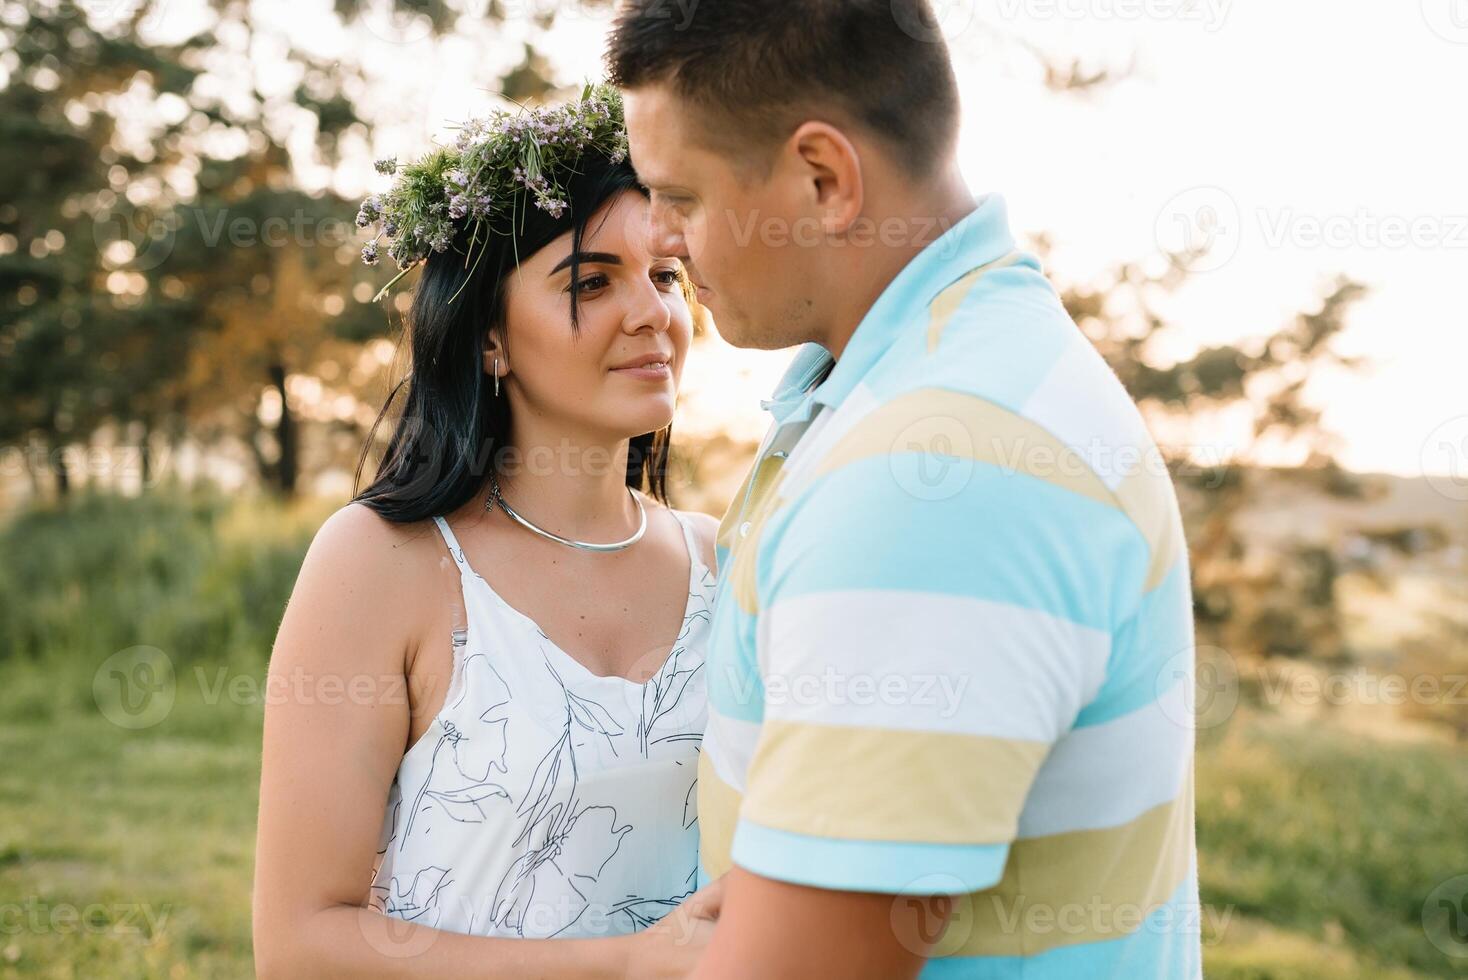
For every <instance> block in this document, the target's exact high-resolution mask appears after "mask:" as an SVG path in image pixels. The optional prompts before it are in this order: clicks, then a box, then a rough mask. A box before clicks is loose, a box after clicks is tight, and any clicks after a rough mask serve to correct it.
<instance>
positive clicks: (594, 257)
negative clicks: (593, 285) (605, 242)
mask: <svg viewBox="0 0 1468 980" xmlns="http://www.w3.org/2000/svg"><path fill="white" fill-rule="evenodd" d="M573 260H579V261H580V262H582V263H583V264H584V263H597V264H599V265H621V264H622V259H621V258H620V257H619V256H616V255H613V254H612V253H611V252H572V253H571V254H570V255H568V256H566V257H565V258H564V259H561V261H560V262H559V263H557V264H556V267H555V268H554V269H552V270H551V271H550V272H549V273H547V278H549V277H550V276H553V275H555V274H556V273H557V272H560V271H561V270H562V269H564V268H566V267H567V266H569V265H570V264H571V262H572V261H573Z"/></svg>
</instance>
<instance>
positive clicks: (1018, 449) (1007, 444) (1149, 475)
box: [816, 388, 1184, 589]
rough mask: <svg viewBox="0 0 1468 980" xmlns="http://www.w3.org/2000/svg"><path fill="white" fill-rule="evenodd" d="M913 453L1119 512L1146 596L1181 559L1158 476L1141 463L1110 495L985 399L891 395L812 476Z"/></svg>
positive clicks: (938, 391)
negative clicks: (1137, 544) (1137, 537)
mask: <svg viewBox="0 0 1468 980" xmlns="http://www.w3.org/2000/svg"><path fill="white" fill-rule="evenodd" d="M918 451H926V452H931V453H935V454H940V455H944V456H956V457H958V458H961V459H972V460H974V461H975V462H979V463H987V464H990V465H992V466H996V467H999V468H1001V469H1003V470H1005V471H1006V472H1012V473H1023V474H1025V475H1026V476H1030V477H1034V478H1035V479H1037V480H1044V481H1046V482H1047V483H1050V484H1052V485H1054V486H1057V487H1060V488H1061V489H1063V490H1069V491H1071V492H1072V493H1078V494H1080V495H1082V496H1084V497H1087V498H1089V499H1091V500H1094V501H1096V502H1097V503H1101V504H1105V505H1106V506H1108V507H1114V508H1116V509H1117V510H1120V511H1121V512H1122V513H1124V514H1125V515H1126V516H1127V518H1128V519H1129V520H1130V521H1131V522H1132V523H1133V524H1134V525H1136V527H1137V530H1138V531H1140V532H1141V534H1142V536H1143V537H1144V538H1145V539H1146V542H1147V547H1148V550H1149V556H1150V565H1149V568H1148V575H1147V581H1146V584H1145V586H1144V587H1145V588H1146V589H1152V588H1154V587H1156V585H1157V584H1158V583H1159V582H1161V581H1162V579H1163V578H1165V577H1166V575H1167V573H1168V572H1169V571H1170V570H1171V569H1172V568H1173V566H1174V565H1175V564H1176V563H1177V560H1178V558H1179V556H1180V555H1181V554H1182V551H1183V548H1184V538H1183V528H1182V524H1181V517H1180V515H1179V512H1178V508H1177V505H1176V502H1175V498H1174V495H1173V494H1174V491H1173V488H1172V480H1171V477H1169V476H1168V474H1167V472H1166V471H1165V470H1160V469H1158V468H1156V467H1155V466H1154V465H1152V464H1151V463H1148V462H1143V463H1142V465H1141V466H1140V468H1139V469H1138V470H1137V471H1136V472H1134V473H1132V474H1131V475H1130V476H1128V477H1126V478H1125V479H1123V480H1122V481H1121V483H1120V484H1119V485H1118V486H1117V488H1116V489H1115V490H1114V491H1113V490H1110V489H1108V488H1107V486H1106V485H1105V484H1104V483H1102V482H1101V479H1100V477H1098V476H1097V475H1096V473H1095V471H1094V470H1093V469H1092V468H1091V465H1090V463H1089V462H1088V461H1087V460H1086V458H1085V457H1084V456H1082V455H1081V454H1080V453H1078V452H1076V450H1074V449H1073V448H1071V447H1070V446H1067V445H1066V444H1065V443H1063V442H1061V441H1060V440H1059V439H1057V438H1056V437H1055V436H1054V435H1053V434H1052V433H1051V432H1050V431H1049V430H1048V429H1046V428H1044V427H1043V426H1041V425H1039V424H1038V423H1036V422H1034V421H1032V420H1030V419H1027V418H1025V417H1024V416H1021V415H1017V414H1015V413H1014V412H1012V411H1010V410H1009V409H1007V408H1004V407H1002V406H1000V405H996V404H995V403H993V402H991V401H989V400H988V399H985V398H981V397H979V396H977V395H970V394H966V393H964V392H960V391H950V390H947V389H943V388H919V389H917V390H916V391H911V392H907V393H906V394H902V395H898V396H897V397H896V398H893V399H892V400H891V401H889V402H887V403H886V404H884V405H882V406H881V407H880V408H878V409H876V410H875V411H873V412H872V413H871V414H870V415H868V416H867V417H866V418H864V419H862V420H861V421H860V422H859V423H857V424H856V426H854V427H853V428H852V430H851V431H850V432H848V433H846V435H845V436H843V437H842V439H841V441H840V442H838V443H837V444H836V445H835V446H834V447H832V449H831V451H830V452H829V453H827V454H826V456H825V458H824V459H822V460H821V463H820V466H819V468H818V469H817V471H816V472H817V473H820V474H825V473H830V472H832V471H834V470H838V469H840V468H841V467H843V466H846V465H849V464H851V463H854V462H857V461H859V460H862V459H867V458H869V457H872V456H885V455H889V454H891V453H895V452H918Z"/></svg>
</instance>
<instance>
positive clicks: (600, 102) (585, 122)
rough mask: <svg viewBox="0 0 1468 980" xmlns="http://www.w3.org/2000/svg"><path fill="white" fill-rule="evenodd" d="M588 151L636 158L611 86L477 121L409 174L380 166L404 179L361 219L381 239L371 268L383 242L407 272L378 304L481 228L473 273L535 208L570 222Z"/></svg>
mask: <svg viewBox="0 0 1468 980" xmlns="http://www.w3.org/2000/svg"><path fill="white" fill-rule="evenodd" d="M588 150H592V151H596V152H598V153H600V154H602V155H603V156H605V157H607V158H608V159H609V160H611V162H612V163H621V162H622V161H623V160H625V159H626V158H627V131H626V127H625V124H624V122H623V117H622V97H621V95H620V94H619V93H618V92H617V90H616V88H614V87H612V86H611V85H606V84H597V85H587V86H585V87H584V88H583V89H582V91H581V97H580V99H578V100H576V101H574V102H568V103H564V104H561V105H553V106H540V107H537V108H533V109H522V110H521V111H519V112H506V111H503V110H499V111H496V112H495V113H494V114H493V115H491V116H490V117H489V118H487V119H471V120H469V121H468V122H466V123H464V124H463V125H462V126H460V127H459V136H458V139H457V140H456V141H455V143H454V145H453V146H452V147H443V148H440V149H437V150H434V151H433V152H431V153H429V154H427V155H425V156H424V157H422V158H421V159H419V160H418V161H416V162H414V163H410V164H406V165H404V166H402V167H399V166H398V162H397V160H396V159H392V158H390V159H387V160H379V161H377V171H378V173H381V174H384V175H387V176H392V177H396V178H397V179H396V182H395V183H394V184H393V186H392V188H391V189H390V190H388V191H387V192H386V193H384V194H380V195H379V194H374V195H372V196H371V197H369V198H367V199H366V200H365V201H363V202H362V208H361V210H360V211H358V212H357V227H359V228H371V227H373V226H376V227H377V229H378V230H377V234H376V236H375V237H374V238H373V239H372V240H371V241H370V242H368V243H367V245H366V246H365V247H364V248H363V249H362V261H363V262H365V263H367V264H368V265H376V264H377V261H378V242H380V241H382V240H383V239H387V254H388V255H390V256H391V257H392V259H393V260H394V261H395V262H396V263H397V265H398V268H399V270H400V271H399V272H398V274H397V275H396V276H394V277H393V279H392V281H391V282H389V283H388V284H387V285H386V286H383V287H382V289H381V290H379V291H378V293H377V295H376V296H374V297H373V302H374V303H375V302H377V301H378V300H379V299H381V298H382V297H383V296H385V295H387V292H388V290H390V289H392V287H393V286H394V285H396V284H397V282H398V280H399V279H402V278H403V276H405V275H407V274H408V273H409V272H410V271H412V269H414V268H415V267H416V266H418V265H419V264H420V263H422V262H424V261H426V260H427V259H428V257H429V255H431V254H432V253H434V252H444V251H447V250H448V248H449V245H450V243H451V242H452V241H453V240H454V237H455V235H456V234H457V233H458V232H459V230H460V229H462V228H465V227H472V232H471V235H470V239H469V247H468V249H467V251H466V254H465V266H466V267H469V268H471V271H472V266H471V265H470V263H471V262H472V263H473V264H475V265H477V264H478V261H479V258H480V257H482V256H483V255H484V246H485V244H486V243H487V242H488V240H489V236H490V234H492V233H494V232H496V231H505V230H508V229H512V228H513V227H514V221H515V219H516V218H517V217H518V216H522V215H523V213H524V208H525V206H526V203H527V202H528V203H533V204H534V206H535V207H537V208H540V209H541V210H542V211H545V212H547V213H548V214H550V215H552V216H554V217H560V216H561V215H562V214H563V213H564V212H565V210H566V208H567V207H568V206H569V205H568V203H567V201H566V191H565V182H566V179H567V178H568V177H569V176H570V175H572V174H575V173H577V172H578V171H577V164H578V163H579V161H580V159H581V157H582V156H583V155H584V154H585V153H586V152H587V151H588ZM476 245H477V246H478V255H477V256H476V255H475V247H476ZM467 281H468V280H467V278H466V279H465V282H467ZM460 288H461V289H462V288H463V287H462V286H461V287H460ZM457 295H458V294H457V293H455V296H457Z"/></svg>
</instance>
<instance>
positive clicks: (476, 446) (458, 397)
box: [352, 153, 672, 523]
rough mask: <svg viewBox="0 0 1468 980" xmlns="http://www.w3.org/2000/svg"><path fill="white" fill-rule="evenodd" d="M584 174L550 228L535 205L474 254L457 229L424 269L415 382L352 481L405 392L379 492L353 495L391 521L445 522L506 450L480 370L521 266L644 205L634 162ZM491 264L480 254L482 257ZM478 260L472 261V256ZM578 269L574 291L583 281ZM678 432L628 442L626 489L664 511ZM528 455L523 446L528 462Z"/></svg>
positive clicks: (506, 416) (589, 166)
mask: <svg viewBox="0 0 1468 980" xmlns="http://www.w3.org/2000/svg"><path fill="white" fill-rule="evenodd" d="M579 166H580V170H579V172H578V173H576V174H574V175H572V176H571V177H569V178H568V179H566V180H565V181H564V183H563V186H564V188H565V191H566V194H565V200H566V201H567V203H568V204H569V205H570V207H568V208H567V209H566V210H565V212H564V213H563V214H562V215H561V217H559V218H557V217H553V216H552V215H550V214H548V213H547V212H545V211H542V210H541V209H540V208H537V207H535V206H533V204H530V203H528V201H527V202H526V203H523V204H522V205H521V206H520V207H518V208H517V209H516V212H517V213H516V216H515V218H514V223H513V224H514V227H513V228H503V229H496V230H495V231H496V233H492V234H491V235H490V236H489V240H488V242H487V244H485V243H484V238H483V233H482V232H481V233H480V235H479V240H478V241H477V242H475V243H474V245H473V250H472V252H471V250H470V241H471V234H472V229H470V228H468V227H466V228H463V229H461V230H460V232H459V234H458V236H457V237H456V239H455V241H454V243H453V246H452V247H451V248H449V249H448V250H447V251H444V252H435V253H433V254H432V255H430V256H429V258H428V260H427V261H426V262H424V264H423V268H422V271H421V273H420V275H419V278H418V285H417V288H416V289H415V290H414V295H413V305H412V307H411V308H410V309H409V311H408V317H407V335H408V340H409V344H410V351H411V367H410V368H409V372H408V375H407V376H406V377H405V378H403V379H402V380H401V381H399V382H398V383H397V384H396V385H395V386H394V387H393V389H392V391H391V392H389V394H388V397H387V401H386V403H385V404H384V405H383V407H382V411H381V412H379V413H378V416H377V420H376V421H375V422H374V423H373V424H372V431H371V432H369V433H368V435H367V441H366V443H365V444H364V445H363V447H362V454H361V456H360V457H359V459H358V461H357V471H356V479H355V481H354V484H353V485H354V486H355V485H356V482H359V481H360V480H361V477H362V468H363V466H364V464H365V463H366V460H367V454H368V451H369V450H370V449H371V447H372V444H373V438H374V437H375V436H376V434H377V429H378V427H379V426H380V425H381V424H382V422H383V419H384V418H385V417H386V416H387V413H388V410H389V409H390V408H391V407H392V404H393V402H394V400H396V398H397V396H398V394H399V393H400V392H401V391H403V389H405V388H406V390H407V394H406V397H405V399H404V402H403V410H402V414H401V415H400V416H399V418H398V420H397V423H396V425H395V427H394V429H393V433H392V438H391V439H390V440H389V441H388V444H387V450H386V452H385V453H384V455H383V458H382V462H381V463H380V464H379V465H378V467H377V475H376V477H375V478H374V479H373V481H372V483H371V484H370V485H369V486H368V487H367V488H366V489H364V490H362V491H361V492H360V493H357V494H355V496H353V498H352V499H353V501H354V502H359V503H362V504H365V505H366V506H368V507H370V508H372V509H373V510H374V511H376V512H377V513H378V514H380V515H382V516H383V517H384V518H386V519H387V520H390V521H395V522H399V523H407V522H411V521H419V520H423V519H424V518H426V517H432V516H434V515H436V514H446V513H449V512H450V511H453V510H455V509H456V508H458V507H460V506H462V505H463V504H464V503H466V502H467V501H468V500H470V499H471V498H472V497H474V496H476V495H477V494H478V493H480V492H481V490H482V488H483V485H484V482H485V480H486V479H487V477H488V474H489V470H490V468H491V467H494V466H496V465H497V464H498V463H499V462H500V461H501V457H502V456H503V454H504V451H505V449H506V448H507V446H508V440H509V434H510V406H509V399H507V398H503V397H501V398H496V397H495V395H494V378H493V377H491V376H490V375H489V374H487V373H486V372H485V370H484V351H485V344H484V340H485V334H486V332H487V331H488V330H490V329H494V330H496V331H497V332H498V334H499V336H500V338H501V339H502V340H504V339H505V337H506V332H505V330H504V327H505V281H506V278H507V276H508V275H509V274H511V273H513V272H514V270H515V268H516V265H517V264H518V262H520V261H523V260H524V259H526V258H528V257H529V256H531V255H533V254H534V253H536V252H538V251H539V250H540V249H542V248H544V247H545V246H546V245H549V244H550V243H551V242H552V241H554V240H555V239H556V238H559V237H560V236H561V235H564V234H565V233H566V232H568V231H569V232H571V234H572V242H573V245H572V253H573V256H574V255H579V253H580V252H581V243H582V240H583V239H584V237H585V236H586V234H587V233H588V230H589V229H588V226H589V224H590V222H591V220H592V218H593V216H594V215H595V214H596V213H597V211H599V210H600V209H601V207H602V205H604V204H606V203H607V202H608V201H610V200H611V199H612V198H613V197H615V196H616V195H618V194H620V193H621V192H623V191H626V190H636V191H638V192H639V193H642V194H644V195H646V193H647V192H646V190H645V189H644V188H642V186H641V185H640V184H638V182H637V176H636V173H635V172H634V171H633V170H632V167H631V165H630V164H629V163H627V162H626V161H623V162H621V163H613V162H612V161H611V160H609V159H607V158H606V157H602V156H600V155H597V154H594V153H588V154H587V155H586V156H584V157H583V158H582V160H581V161H580V165H579ZM481 245H482V247H483V248H484V254H483V255H480V254H479V249H480V247H481ZM466 255H470V256H472V258H471V260H470V261H468V262H466V261H465V256H466ZM579 265H580V263H579V261H575V260H573V264H572V266H571V281H572V282H575V281H576V278H577V276H579V274H580V268H579ZM577 324H578V319H577V306H576V290H574V289H573V290H572V291H571V330H572V332H573V334H574V332H575V331H576V329H577ZM671 434H672V427H671V426H669V427H667V428H663V429H659V430H658V431H656V432H649V433H646V434H644V435H640V436H637V437H635V438H633V439H632V440H631V447H630V450H629V452H628V455H627V485H628V486H630V487H635V488H637V489H640V490H645V491H646V492H648V493H650V494H651V495H652V496H653V497H655V498H656V499H658V500H661V501H664V502H666V500H667V488H666V483H667V465H668V443H669V439H670V437H671ZM528 448H530V447H524V446H518V447H515V449H516V450H518V451H521V452H523V451H525V450H526V449H528Z"/></svg>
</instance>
